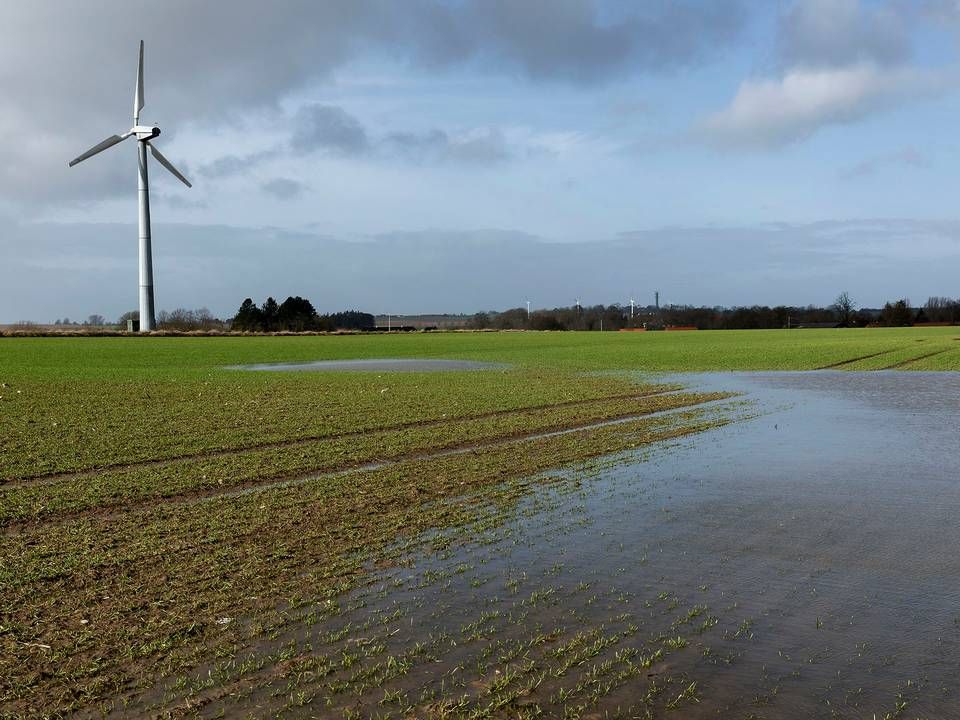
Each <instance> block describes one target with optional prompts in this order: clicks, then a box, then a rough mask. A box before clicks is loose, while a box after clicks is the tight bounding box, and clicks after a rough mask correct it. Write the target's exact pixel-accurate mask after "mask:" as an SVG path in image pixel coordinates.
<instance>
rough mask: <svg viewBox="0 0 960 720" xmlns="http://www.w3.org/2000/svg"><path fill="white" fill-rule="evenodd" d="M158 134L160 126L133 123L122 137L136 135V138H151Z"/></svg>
mask: <svg viewBox="0 0 960 720" xmlns="http://www.w3.org/2000/svg"><path fill="white" fill-rule="evenodd" d="M159 134H160V128H158V127H157V126H156V125H153V126H150V125H134V126H133V127H132V128H130V131H129V132H128V133H127V134H126V135H125V136H124V137H130V136H131V135H136V136H137V140H151V139H153V138H155V137H157V136H158V135H159Z"/></svg>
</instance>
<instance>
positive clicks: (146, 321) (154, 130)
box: [70, 40, 193, 332]
mask: <svg viewBox="0 0 960 720" xmlns="http://www.w3.org/2000/svg"><path fill="white" fill-rule="evenodd" d="M141 110H143V40H141V41H140V64H139V66H138V68H137V90H136V92H135V93H134V96H133V127H132V128H130V129H129V130H128V131H127V132H125V133H124V134H123V135H111V136H110V137H108V138H107V139H106V140H104V141H103V142H101V143H99V144H97V145H94V146H93V147H92V148H90V149H89V150H87V151H86V152H85V153H83V155H80V156H79V157H77V158H75V159H74V160H71V161H70V167H73V166H74V165H76V164H77V163H81V162H83V161H84V160H86V159H87V158H90V157H93V156H94V155H96V154H97V153H101V152H103V151H104V150H106V149H107V148H111V147H113V146H114V145H116V144H118V143H121V142H123V141H124V140H126V139H127V138H128V137H136V138H137V151H138V153H139V163H138V164H139V173H138V175H137V179H138V184H137V185H138V190H139V200H140V223H139V225H140V231H139V237H140V332H149V331H151V330H153V329H154V327H155V326H156V321H155V318H154V312H153V310H154V308H153V253H152V251H151V248H150V184H149V182H148V179H147V148H148V147H149V148H150V152H151V154H152V155H153V157H154V159H155V160H156V161H157V162H158V163H160V164H161V165H163V166H164V167H165V168H166V169H167V170H169V171H170V172H171V173H172V174H173V176H174V177H175V178H177V180H179V181H180V182H182V183H183V184H184V185H186V186H187V187H193V186H192V185H191V184H190V181H189V180H187V179H186V178H185V177H184V176H183V175H182V174H181V172H180V171H179V170H177V169H176V168H175V167H174V166H173V164H172V163H171V162H170V161H169V160H167V159H166V158H165V157H164V156H163V155H162V154H161V153H160V151H159V150H157V149H156V148H155V147H154V146H153V144H152V143H151V142H150V141H151V140H152V139H153V138H155V137H157V136H158V135H159V134H160V128H158V127H157V126H156V125H141V124H140V111H141Z"/></svg>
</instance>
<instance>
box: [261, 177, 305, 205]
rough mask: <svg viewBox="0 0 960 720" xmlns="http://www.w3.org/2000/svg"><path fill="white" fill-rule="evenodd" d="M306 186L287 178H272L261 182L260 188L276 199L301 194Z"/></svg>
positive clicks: (290, 197)
mask: <svg viewBox="0 0 960 720" xmlns="http://www.w3.org/2000/svg"><path fill="white" fill-rule="evenodd" d="M306 187H307V186H306V185H304V184H303V183H301V182H298V181H296V180H291V179H289V178H274V179H273V180H268V181H267V182H265V183H263V184H262V185H261V186H260V189H261V190H263V191H264V192H265V193H267V194H268V195H272V196H273V197H275V198H277V199H278V200H292V199H293V198H296V197H299V196H300V195H302V194H303V191H304V190H306Z"/></svg>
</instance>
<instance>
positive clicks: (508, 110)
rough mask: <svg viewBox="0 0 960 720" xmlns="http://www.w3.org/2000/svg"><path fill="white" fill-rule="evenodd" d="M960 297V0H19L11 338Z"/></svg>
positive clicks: (5, 190) (2, 160)
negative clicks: (266, 318) (514, 312)
mask: <svg viewBox="0 0 960 720" xmlns="http://www.w3.org/2000/svg"><path fill="white" fill-rule="evenodd" d="M141 39H143V40H144V41H145V45H146V61H145V89H146V106H145V109H144V111H143V113H142V115H141V121H142V122H145V123H156V124H158V125H159V126H160V128H161V130H162V135H161V136H160V137H159V138H158V139H157V140H156V145H157V147H158V148H160V149H161V150H162V152H163V153H164V155H166V157H168V158H169V159H170V160H171V161H172V162H173V163H174V164H175V165H177V167H178V168H179V169H180V170H181V171H183V172H184V173H185V174H186V175H187V176H188V177H189V178H190V179H191V181H192V182H193V188H190V189H188V188H186V187H184V186H182V185H181V184H180V183H179V182H178V181H177V180H175V179H174V178H173V177H172V176H170V175H169V174H167V173H166V171H165V170H164V169H163V168H162V167H160V166H159V165H157V164H156V163H154V164H153V165H152V166H151V199H152V216H153V249H154V268H155V285H156V298H157V306H158V308H162V309H168V310H172V309H174V308H177V307H187V308H197V307H207V308H209V309H210V310H212V311H213V312H214V313H215V314H217V315H220V316H230V315H232V314H233V313H234V312H235V310H236V308H237V307H238V306H239V304H240V302H241V301H242V300H243V299H244V298H245V297H248V296H250V297H253V298H254V299H255V300H257V301H258V302H260V301H262V300H263V299H265V298H266V297H267V296H268V295H272V296H275V297H277V298H279V299H281V300H282V299H283V298H285V297H286V296H288V295H302V296H304V297H308V298H310V299H311V300H312V301H313V302H314V304H315V306H316V307H317V308H318V310H320V311H322V312H324V311H336V310H341V309H346V308H357V309H361V310H366V311H369V312H374V313H385V312H392V313H397V314H400V313H420V312H468V313H472V312H477V311H481V310H490V309H504V308H508V307H519V306H523V305H524V304H525V302H526V300H527V299H529V300H530V301H531V303H532V305H533V306H534V307H554V306H560V305H571V304H572V303H573V302H574V301H575V299H576V298H580V299H581V301H582V302H583V303H584V304H587V305H592V304H599V303H603V304H611V303H621V304H627V303H628V302H629V299H630V297H631V296H632V297H635V298H636V299H637V300H638V302H641V303H642V304H646V302H650V301H651V299H652V296H653V292H654V290H659V291H660V293H661V298H662V300H663V301H664V302H667V303H678V304H695V305H727V306H732V305H748V304H770V305H775V304H790V305H806V304H811V303H813V304H829V303H830V302H832V301H833V299H834V298H835V297H836V295H837V294H839V293H840V292H841V291H848V292H849V293H850V294H851V295H852V296H853V298H854V299H855V300H856V301H857V302H858V303H859V304H860V305H861V306H864V307H877V306H879V305H882V303H883V302H884V301H886V300H891V299H896V298H900V297H907V298H911V299H912V300H913V301H914V302H915V303H922V302H923V301H924V300H925V299H926V297H927V296H929V295H949V296H954V297H955V296H960V279H958V278H960V273H958V272H957V271H958V270H960V216H958V212H957V210H956V202H955V200H954V196H955V193H956V182H955V170H954V168H956V167H958V159H960V145H958V143H957V141H956V140H955V134H956V127H957V123H956V119H957V118H958V110H960V92H958V91H960V2H958V1H957V0H889V1H886V2H881V1H880V0H780V1H779V2H777V1H774V0H770V1H769V2H756V1H754V0H669V1H668V0H647V1H646V2H643V3H636V2H603V1H601V0H596V1H591V0H523V1H521V2H518V1H516V0H405V1H404V2H397V1H396V0H342V1H341V0H325V1H320V2H317V1H316V0H278V2H275V3H270V4H269V6H268V5H266V4H264V3H261V2H257V1H254V0H233V1H232V2H231V6H230V12H222V10H221V8H220V7H219V5H218V4H216V3H202V2H195V1H186V0H168V1H165V2H162V3H158V2H149V3H147V2H139V1H137V0H132V1H131V0H127V1H126V2H123V3H120V2H113V1H112V0H90V1H89V2H84V3H70V4H65V3H62V2H53V1H47V0H34V1H32V2H30V3H14V2H7V3H0V91H2V97H3V102H2V103H0V323H4V322H6V323H10V322H16V321H20V320H33V321H38V322H50V321H52V320H54V319H56V318H63V317H70V318H72V319H83V318H85V317H86V316H87V315H89V314H94V313H96V314H101V315H104V316H106V317H107V318H115V317H117V316H119V315H120V314H121V313H123V312H125V311H127V310H131V309H135V308H136V304H137V258H136V253H137V231H136V220H137V208H136V202H137V201H136V160H135V153H136V149H135V147H134V143H133V142H132V141H128V142H127V143H124V144H121V145H118V146H116V147H114V148H111V149H109V150H107V151H106V152H104V153H102V154H100V155H97V156H95V157H93V158H91V159H89V160H87V161H85V162H84V163H81V164H80V165H77V166H76V167H73V168H68V167H67V162H68V161H69V160H70V159H72V158H73V157H76V156H77V155H79V154H80V153H81V152H83V151H84V150H86V149H87V148H89V147H90V146H92V145H94V144H96V143H97V142H99V141H100V140H101V139H103V138H105V137H107V136H109V135H112V134H114V133H122V132H124V131H126V130H127V129H128V128H129V126H130V124H131V121H132V118H131V114H132V105H133V92H134V81H135V75H136V54H137V47H138V43H139V41H140V40H141Z"/></svg>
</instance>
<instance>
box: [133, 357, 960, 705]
mask: <svg viewBox="0 0 960 720" xmlns="http://www.w3.org/2000/svg"><path fill="white" fill-rule="evenodd" d="M668 380H669V381H670V382H676V381H677V380H681V381H683V382H684V384H687V385H688V386H690V387H692V388H696V389H698V390H717V389H723V390H735V391H740V392H742V393H744V394H745V396H746V397H747V398H748V399H750V400H751V401H752V403H754V405H753V409H752V411H751V416H752V417H750V418H748V419H745V420H742V421H741V422H739V423H735V424H732V425H727V426H724V427H721V428H719V429H715V430H711V431H709V432H707V433H706V434H703V435H700V436H697V437H695V438H685V439H681V440H678V441H675V442H674V443H673V444H664V445H660V446H654V447H653V448H648V449H647V450H645V451H644V452H643V453H642V454H635V455H626V456H620V457H618V458H607V459H606V460H604V461H602V462H599V463H597V462H594V463H593V464H592V465H589V466H583V467H579V468H576V469H573V470H570V471H566V472H563V473H551V474H550V475H549V476H548V477H540V478H536V479H535V480H536V482H535V483H531V482H529V481H523V482H518V483H515V484H514V485H515V491H516V493H517V494H518V495H519V496H520V497H521V498H522V499H521V501H520V502H519V503H518V504H513V505H509V504H506V505H503V506H502V507H501V508H499V509H497V508H493V509H492V510H491V512H490V513H489V514H488V515H486V516H485V517H484V518H482V519H481V520H478V521H477V522H476V523H475V524H473V525H470V526H465V527H460V528H454V529H451V530H447V531H444V532H443V533H437V534H436V535H431V536H429V537H426V538H424V537H420V538H416V539H407V540H405V541H404V544H403V545H402V546H400V553H401V556H402V557H403V560H402V562H401V563H400V566H399V567H390V568H388V569H384V570H380V571H375V573H374V575H373V577H372V579H371V580H370V582H369V583H368V584H366V585H365V586H364V587H363V588H362V589H361V590H358V591H355V592H353V593H352V594H351V595H349V596H347V597H342V598H340V599H338V600H336V601H330V603H329V604H328V605H325V606H315V605H312V606H308V607H305V608H299V609H297V610H295V611H294V610H291V613H290V616H289V619H290V622H289V623H288V624H287V625H286V626H285V627H284V628H283V629H279V630H277V631H276V632H275V633H274V634H273V636H272V637H271V639H270V640H269V641H265V642H264V644H262V645H258V646H253V647H249V648H247V650H246V652H245V653H241V654H240V655H239V656H237V657H236V658H233V659H231V660H230V661H227V662H221V663H211V664H209V665H207V666H205V667H204V668H202V670H201V671H198V673H197V674H195V675H193V676H192V677H188V676H184V677H181V678H179V679H178V680H176V681H171V682H169V683H166V684H165V686H164V687H160V688H157V689H156V690H155V691H154V693H153V694H152V697H151V699H150V700H149V701H147V704H148V705H149V704H153V707H154V708H157V707H163V706H167V707H168V708H169V705H167V702H169V700H170V699H172V696H173V695H182V693H183V690H184V689H185V688H191V690H190V692H191V694H192V695H193V697H194V698H195V705H194V708H193V709H194V711H195V712H196V713H197V714H200V715H203V716H216V715H218V714H219V713H223V712H225V713H226V714H227V715H229V714H230V712H231V708H242V709H243V710H244V711H246V712H252V713H253V714H255V715H258V716H259V715H262V714H268V713H270V712H283V713H284V714H285V715H287V716H291V717H297V716H300V717H315V716H317V713H318V711H319V710H322V712H321V714H326V713H329V714H330V715H331V716H345V717H360V716H363V717H377V716H379V717H387V716H394V717H403V716H411V715H416V716H420V715H424V714H426V715H431V716H437V717H445V716H451V717H467V716H470V717H487V716H496V717H501V716H502V717H537V716H542V717H661V716H667V717H669V716H676V717H684V718H688V717H690V718H734V717H736V718H799V717H803V718H806V717H825V718H826V717H841V718H871V717H877V718H896V717H904V718H906V717H910V718H914V717H955V716H960V688H958V683H957V678H958V670H960V557H958V554H957V552H956V547H957V546H958V543H960V523H958V521H957V517H958V514H960V485H958V482H957V479H958V478H960V453H958V452H957V441H958V439H960V437H958V435H960V374H958V373H938V374H933V373H930V374H926V373H913V374H909V375H907V374H897V373H842V372H818V373H742V374H741V373H734V374H729V373H724V374H705V375H697V376H689V375H688V376H681V377H679V378H677V377H672V378H668ZM469 501H470V498H463V499H461V502H469ZM424 543H426V544H427V546H428V547H429V548H430V550H429V551H428V552H424V551H422V550H421V549H419V548H422V547H423V544H424ZM404 547H406V548H408V549H409V551H407V552H404V551H403V548H404ZM223 687H226V688H229V689H230V690H229V692H224V691H223ZM215 688H219V691H215V690H213V689H215ZM165 697H166V698H167V700H166V701H164V698H165ZM143 700H146V698H143Z"/></svg>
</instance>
